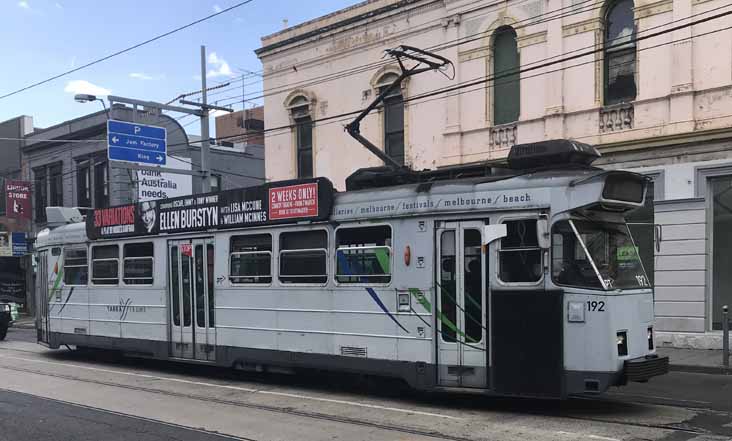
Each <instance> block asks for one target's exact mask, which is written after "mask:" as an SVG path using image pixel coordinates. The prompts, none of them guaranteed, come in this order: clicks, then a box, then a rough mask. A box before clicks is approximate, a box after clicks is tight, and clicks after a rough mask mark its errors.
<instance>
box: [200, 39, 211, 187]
mask: <svg viewBox="0 0 732 441" xmlns="http://www.w3.org/2000/svg"><path fill="white" fill-rule="evenodd" d="M201 100H202V101H201V104H202V107H201V177H202V178H203V186H202V187H203V192H204V193H208V192H210V191H211V170H210V168H209V167H210V165H209V160H210V156H209V155H210V154H211V146H210V145H209V134H208V102H207V97H206V46H203V45H202V46H201Z"/></svg>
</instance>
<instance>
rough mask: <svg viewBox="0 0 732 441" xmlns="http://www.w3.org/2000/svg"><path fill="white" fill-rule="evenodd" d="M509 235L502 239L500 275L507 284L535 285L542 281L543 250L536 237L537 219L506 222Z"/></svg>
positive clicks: (499, 263) (499, 264)
mask: <svg viewBox="0 0 732 441" xmlns="http://www.w3.org/2000/svg"><path fill="white" fill-rule="evenodd" d="M504 224H506V232H507V235H506V237H504V238H503V239H501V248H500V249H499V251H498V256H499V262H498V267H499V275H500V278H501V281H503V282H507V283H522V282H523V283H534V282H538V281H539V280H541V276H542V261H541V248H539V240H538V238H537V236H536V219H519V220H510V221H506V222H504Z"/></svg>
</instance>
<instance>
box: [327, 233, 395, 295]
mask: <svg viewBox="0 0 732 441" xmlns="http://www.w3.org/2000/svg"><path fill="white" fill-rule="evenodd" d="M336 280H337V281H338V282H339V283H389V282H390V281H391V227H389V226H388V225H383V226H377V227H359V228H341V229H339V230H338V231H337V232H336Z"/></svg>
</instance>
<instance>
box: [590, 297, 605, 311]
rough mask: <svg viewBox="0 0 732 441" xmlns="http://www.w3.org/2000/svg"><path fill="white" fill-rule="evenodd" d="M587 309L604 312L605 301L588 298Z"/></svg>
mask: <svg viewBox="0 0 732 441" xmlns="http://www.w3.org/2000/svg"><path fill="white" fill-rule="evenodd" d="M587 310H588V311H590V312H605V302H603V301H599V302H598V301H595V300H588V301H587Z"/></svg>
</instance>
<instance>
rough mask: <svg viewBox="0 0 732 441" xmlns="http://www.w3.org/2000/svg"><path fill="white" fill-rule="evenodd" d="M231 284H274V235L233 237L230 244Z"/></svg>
mask: <svg viewBox="0 0 732 441" xmlns="http://www.w3.org/2000/svg"><path fill="white" fill-rule="evenodd" d="M229 252H230V257H229V280H230V281H231V283H236V284H239V283H241V284H246V283H272V235H271V234H251V235H248V236H233V237H232V238H231V242H230V250H229Z"/></svg>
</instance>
